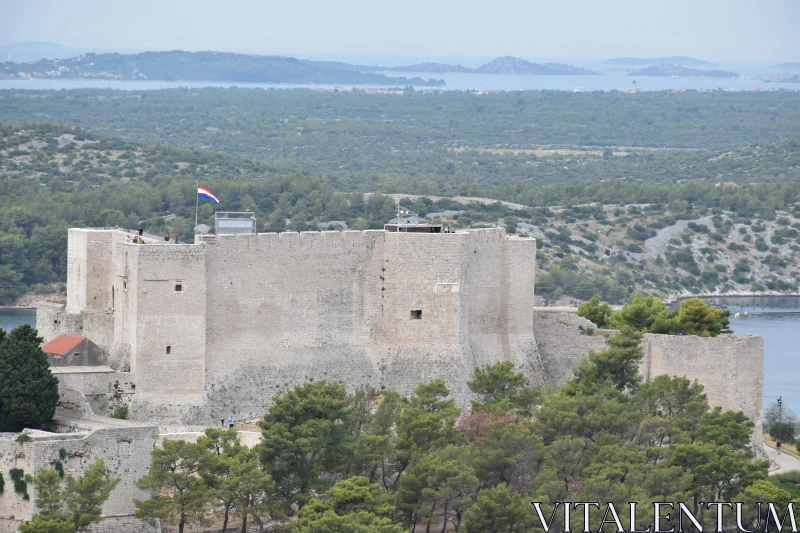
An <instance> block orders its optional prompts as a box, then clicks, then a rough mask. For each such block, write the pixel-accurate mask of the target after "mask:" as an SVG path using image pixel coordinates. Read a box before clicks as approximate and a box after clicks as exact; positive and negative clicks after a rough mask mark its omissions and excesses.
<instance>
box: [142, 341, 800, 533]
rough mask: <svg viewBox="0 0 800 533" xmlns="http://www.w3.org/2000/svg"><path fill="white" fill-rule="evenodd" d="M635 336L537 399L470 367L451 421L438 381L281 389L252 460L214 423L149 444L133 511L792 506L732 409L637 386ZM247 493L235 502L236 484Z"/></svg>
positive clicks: (307, 522)
mask: <svg viewBox="0 0 800 533" xmlns="http://www.w3.org/2000/svg"><path fill="white" fill-rule="evenodd" d="M640 339H641V334H640V333H638V332H636V331H634V330H633V329H632V328H626V329H624V330H623V331H622V332H620V333H619V334H617V335H614V336H612V337H610V338H609V340H608V347H607V348H606V349H605V350H603V351H600V352H595V353H592V354H591V356H590V357H589V358H587V359H586V360H585V361H584V362H583V363H582V364H581V365H580V367H579V368H578V369H576V372H575V378H574V379H573V380H572V381H570V382H569V383H567V384H566V385H565V386H564V387H562V388H561V389H559V390H552V391H547V392H546V393H542V392H541V391H540V390H539V389H537V388H533V387H530V386H529V385H528V383H527V380H526V379H525V375H524V374H523V373H521V372H517V371H515V369H514V368H513V367H512V366H511V365H510V364H509V363H499V364H497V365H490V366H486V367H483V368H477V369H476V371H475V374H474V377H473V380H472V381H470V388H471V389H472V391H473V392H474V393H475V394H476V396H477V398H478V400H477V401H476V402H475V403H474V404H473V406H472V412H471V413H470V414H468V415H464V416H461V417H460V418H459V410H458V408H456V407H455V406H454V402H453V400H452V399H451V398H449V391H448V390H447V388H446V387H445V385H444V383H443V382H442V381H433V382H431V383H428V384H423V385H420V386H418V387H417V389H416V390H415V392H414V394H413V395H412V396H410V397H408V398H401V397H400V396H399V395H398V394H397V393H396V392H395V391H393V390H390V389H382V390H380V391H378V390H376V389H372V388H370V387H365V388H362V389H360V390H358V391H356V392H355V393H354V394H352V395H351V394H347V393H346V392H345V390H344V388H343V387H342V386H341V385H340V384H335V383H329V382H311V383H307V384H305V385H302V386H298V387H295V388H294V389H291V390H289V391H288V392H286V393H285V394H284V395H282V396H280V397H278V398H277V400H276V403H275V404H274V405H273V406H272V407H271V408H270V409H269V411H268V412H267V414H266V415H265V417H264V418H263V420H262V421H261V427H262V428H263V437H264V439H263V440H262V441H261V443H259V444H258V445H257V446H255V447H254V448H253V449H251V450H247V449H243V448H241V447H240V445H239V444H238V442H237V440H236V436H235V433H234V432H229V431H223V430H216V429H209V430H207V431H206V435H205V436H204V437H203V438H202V439H201V440H200V442H198V443H197V444H192V443H185V442H177V441H169V440H167V441H165V442H164V444H163V447H161V448H156V449H154V451H153V463H152V466H151V469H150V473H149V474H148V475H147V476H146V477H145V478H143V479H142V481H140V486H142V487H143V488H146V489H147V490H149V491H150V493H151V495H152V496H151V498H150V499H149V500H147V501H144V502H138V504H137V505H139V515H140V516H142V517H145V518H148V519H154V518H155V517H160V518H162V519H164V520H166V521H167V523H170V524H174V525H177V526H178V529H179V531H180V530H182V528H183V527H188V525H189V524H197V525H200V524H203V523H206V522H208V521H214V523H219V522H222V521H224V523H225V524H226V525H228V523H229V518H235V519H237V520H239V521H243V520H245V518H244V517H245V516H247V517H249V518H248V519H250V520H251V522H255V523H256V524H268V523H269V524H271V525H272V527H276V528H277V530H280V531H287V532H291V531H293V532H298V533H317V532H327V531H341V532H348V533H349V532H352V533H367V532H373V531H378V532H384V533H400V532H402V531H414V530H416V528H419V529H422V528H424V529H425V530H426V531H447V530H448V529H451V530H455V531H465V532H476V533H478V532H480V533H483V532H485V531H509V532H510V531H527V530H531V529H532V528H534V527H535V526H536V525H537V524H538V523H537V521H536V515H535V512H534V510H533V508H532V506H531V505H530V502H531V501H542V502H551V501H611V502H613V503H614V504H615V506H616V507H617V509H618V511H619V512H620V513H623V512H624V515H625V516H627V514H628V513H629V509H628V502H631V501H635V502H637V503H638V504H639V505H640V506H641V507H648V506H649V505H650V503H651V502H653V501H669V502H675V503H676V504H677V503H678V502H682V503H684V504H686V505H687V506H688V507H689V509H691V510H692V511H693V512H695V513H698V514H699V515H702V512H701V510H700V508H699V507H698V504H697V502H700V501H744V502H748V506H749V507H748V508H753V507H754V505H749V504H750V503H752V502H754V501H756V500H755V499H757V498H760V500H758V501H762V502H768V501H774V502H776V503H777V502H780V503H781V504H782V505H785V504H786V503H787V502H788V501H789V500H791V499H792V498H796V496H793V495H791V494H789V493H788V492H787V491H785V490H782V489H780V488H779V487H777V486H775V485H772V484H770V483H769V482H767V481H766V480H767V476H766V474H767V463H766V461H756V460H754V454H753V451H752V450H751V449H750V442H749V441H750V434H751V431H752V427H753V424H752V422H751V421H749V420H748V419H747V418H746V417H745V416H744V415H743V414H742V413H741V412H732V411H725V412H723V411H722V410H721V409H719V408H715V409H709V405H708V402H707V399H706V396H705V394H704V393H703V388H702V386H701V385H699V384H697V383H696V382H695V383H691V382H690V381H689V380H687V379H685V378H675V377H670V376H659V377H657V378H656V379H654V380H652V381H650V382H646V383H644V382H643V381H642V379H641V376H640V375H639V374H638V366H639V363H640V362H641V359H642V357H643V352H642V347H641V344H640ZM248 476H249V477H248ZM245 486H246V487H248V491H249V492H247V494H248V496H247V497H246V498H241V497H240V495H241V494H242V490H241V489H236V488H235V487H245ZM294 506H298V507H299V512H298V511H296V507H294ZM293 515H295V516H296V517H297V519H296V520H290V519H289V518H290V517H292V516H293ZM581 519H582V517H581V516H579V517H577V518H576V520H578V521H580V520H581ZM596 519H597V520H599V517H596ZM559 520H562V517H560V516H556V517H555V521H556V524H554V527H557V528H558V529H561V528H562V527H563V524H559V523H558V521H559ZM575 525H577V522H576V524H575ZM242 530H243V529H242Z"/></svg>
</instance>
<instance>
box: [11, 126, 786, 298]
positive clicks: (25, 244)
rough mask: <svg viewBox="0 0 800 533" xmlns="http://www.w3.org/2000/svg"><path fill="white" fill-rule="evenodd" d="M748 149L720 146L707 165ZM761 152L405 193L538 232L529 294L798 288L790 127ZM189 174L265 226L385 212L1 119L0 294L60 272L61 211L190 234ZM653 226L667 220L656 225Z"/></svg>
mask: <svg viewBox="0 0 800 533" xmlns="http://www.w3.org/2000/svg"><path fill="white" fill-rule="evenodd" d="M754 150H755V149H753V148H747V149H743V150H740V151H736V152H733V153H730V154H723V156H722V157H721V158H720V156H716V157H717V162H716V163H715V164H720V165H723V164H728V163H729V162H731V161H737V160H739V159H738V158H739V157H740V154H747V153H753V151H754ZM758 152H759V153H760V154H762V157H763V158H764V159H765V160H766V161H770V163H769V164H768V165H766V166H765V168H774V169H776V170H778V171H779V172H778V173H777V176H776V175H774V174H772V180H774V181H767V182H766V183H761V184H755V185H749V184H743V185H741V186H737V187H733V186H717V184H716V183H714V182H711V181H708V180H692V181H686V182H684V183H675V182H672V181H663V182H661V183H657V182H655V181H646V182H645V181H643V182H638V181H625V180H622V181H620V180H613V181H611V182H594V183H562V184H553V185H547V186H541V187H537V188H534V187H530V186H524V188H519V189H517V188H515V187H510V188H509V189H508V190H507V191H504V190H499V191H495V192H497V194H498V196H499V197H501V198H502V197H506V198H510V199H519V197H520V196H523V197H524V199H525V201H526V203H527V205H514V204H508V203H502V202H492V201H483V202H480V201H478V200H475V201H470V200H469V199H466V200H458V199H448V198H443V199H428V198H422V197H413V196H412V197H409V198H407V199H404V200H402V202H403V203H404V205H405V206H406V207H407V208H409V209H412V210H413V211H415V212H417V213H419V214H420V215H421V216H424V217H428V219H429V220H431V221H434V222H440V223H442V224H446V225H448V226H450V227H452V228H454V229H459V228H470V227H487V226H497V225H500V226H503V227H505V228H506V230H507V231H508V232H511V233H517V234H519V235H530V236H534V237H536V238H537V240H538V246H539V252H538V254H537V255H538V263H539V269H540V273H539V275H538V279H537V293H538V294H539V295H540V296H541V297H543V298H545V300H546V301H558V300H559V298H561V297H563V296H571V297H574V298H578V299H587V298H589V297H591V296H592V295H593V294H595V293H599V294H601V295H602V296H603V298H604V299H607V300H610V301H612V302H614V303H618V302H622V301H624V300H626V299H627V298H628V297H629V295H630V294H631V292H632V291H634V290H644V291H647V292H654V293H657V294H661V295H675V294H678V293H696V292H712V291H715V290H726V291H732V290H751V291H756V292H758V291H765V290H770V291H794V290H796V287H797V283H798V281H800V280H798V276H800V272H798V271H797V270H796V268H795V265H796V264H797V256H798V253H800V246H799V245H800V241H799V240H798V238H800V233H798V229H800V207H798V202H800V184H798V181H797V180H796V179H792V180H784V179H783V178H781V177H782V176H785V175H787V174H791V173H792V172H796V169H793V168H792V167H787V166H786V164H787V161H792V160H791V159H790V158H791V157H792V156H794V157H796V153H797V152H796V150H795V149H793V148H792V145H791V144H790V143H786V142H783V143H775V144H764V145H761V146H760V147H759V149H758ZM752 159H754V158H753V157H751V158H750V160H751V161H752ZM750 164H753V163H752V162H751V163H750ZM770 165H774V167H771V166H770ZM197 182H202V183H203V184H204V185H206V186H208V187H210V188H211V189H212V191H214V192H215V194H217V195H218V196H219V197H220V198H221V199H222V201H223V203H222V204H221V206H220V207H221V208H223V209H226V210H233V211H240V210H245V211H253V212H255V213H256V217H257V219H258V224H259V231H303V230H316V229H345V228H348V229H367V228H381V227H383V224H385V223H386V222H387V221H389V220H390V219H391V218H392V217H393V216H394V211H395V203H396V200H395V198H393V197H391V196H389V195H387V194H370V195H365V194H363V193H362V192H347V191H346V190H341V189H340V187H341V183H339V182H337V180H335V179H328V178H326V177H324V176H319V175H315V174H311V173H306V172H299V171H293V172H291V171H285V170H280V169H274V168H270V167H269V166H267V165H266V164H264V163H260V162H256V161H253V160H250V159H246V158H243V157H240V156H235V155H229V154H224V153H219V152H212V151H209V150H191V149H187V148H172V147H169V146H166V145H164V144H156V145H147V144H137V143H133V142H126V141H121V140H114V139H106V138H102V137H98V136H96V135H93V134H89V133H87V132H85V131H82V130H80V129H76V128H72V127H68V126H60V125H39V126H30V127H11V126H9V127H5V128H0V209H2V211H0V302H10V301H13V299H14V298H15V297H17V296H19V295H20V294H22V293H23V292H25V291H26V290H28V289H30V288H33V289H34V290H37V291H40V290H41V291H47V290H50V288H49V287H50V286H51V284H54V283H58V282H63V281H64V278H65V274H66V270H65V268H66V266H65V262H66V237H67V228H68V227H70V226H88V227H109V226H113V225H119V226H121V227H128V228H135V227H144V228H146V229H147V230H148V231H150V232H153V233H158V234H161V233H169V234H170V235H172V236H177V237H178V238H179V239H181V240H183V241H184V242H191V240H192V239H193V236H192V226H193V223H194V220H193V216H194V207H195V188H194V186H195V184H196V183H197ZM390 191H391V189H390V188H388V187H387V186H382V187H380V188H378V189H377V190H376V191H375V192H378V193H381V192H383V193H386V192H390ZM519 191H524V195H521V194H520V192H519ZM200 220H201V222H204V223H206V224H208V225H211V226H213V209H212V206H211V205H210V204H208V203H204V204H202V205H201V209H200ZM681 220H682V221H684V222H682V223H681V222H679V221H681ZM695 220H697V221H699V222H689V223H688V224H687V223H686V221H695ZM681 224H682V226H681ZM676 228H677V230H676ZM673 230H674V231H673ZM661 231H666V232H672V233H671V234H669V235H668V236H667V237H665V238H663V239H660V238H659V237H657V235H658V232H661ZM651 239H655V240H654V241H653V240H651ZM659 241H660V242H659Z"/></svg>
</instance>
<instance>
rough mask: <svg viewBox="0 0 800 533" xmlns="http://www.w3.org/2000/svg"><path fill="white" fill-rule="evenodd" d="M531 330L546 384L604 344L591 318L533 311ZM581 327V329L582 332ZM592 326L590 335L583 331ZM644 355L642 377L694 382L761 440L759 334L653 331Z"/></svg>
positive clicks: (565, 376)
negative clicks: (742, 419)
mask: <svg viewBox="0 0 800 533" xmlns="http://www.w3.org/2000/svg"><path fill="white" fill-rule="evenodd" d="M534 324H535V327H534V332H535V336H536V341H537V344H538V346H539V352H540V354H541V356H542V361H543V362H544V366H545V368H546V371H547V375H548V379H549V383H550V384H552V385H554V386H560V385H563V384H564V383H566V382H567V381H569V380H570V379H571V378H572V376H573V373H572V369H573V368H575V367H576V366H577V364H578V363H579V362H580V360H581V358H583V357H585V356H586V355H588V353H589V351H590V350H595V351H600V350H603V349H605V347H606V342H605V341H606V337H605V336H604V334H608V333H613V331H609V330H599V329H597V328H596V327H595V326H594V324H592V323H591V322H590V321H588V320H586V319H584V318H582V317H579V316H577V315H574V314H571V313H537V316H536V319H535V321H534ZM580 327H582V328H583V331H581V329H580ZM589 328H592V329H594V332H593V335H587V334H586V331H587V330H588V329H589ZM642 344H643V348H644V358H643V360H642V364H641V367H640V372H641V374H642V376H643V377H644V378H645V379H648V380H650V379H653V378H654V377H656V376H659V375H662V374H668V375H672V376H682V377H687V378H689V379H690V380H693V381H694V380H697V381H698V382H699V383H700V384H701V385H703V387H704V389H705V393H706V395H707V397H708V403H709V405H710V406H711V407H715V406H721V407H722V408H723V409H725V410H736V411H739V410H741V411H743V412H744V414H745V415H747V416H748V417H749V418H750V419H751V420H752V421H753V423H754V424H755V427H754V431H753V435H754V439H758V438H760V435H761V432H762V428H761V416H762V410H763V388H764V338H763V337H760V336H756V335H741V336H740V337H738V338H737V337H736V335H732V334H731V335H720V336H718V337H713V338H706V337H695V336H690V335H656V334H652V333H647V334H645V335H644V337H643V339H642Z"/></svg>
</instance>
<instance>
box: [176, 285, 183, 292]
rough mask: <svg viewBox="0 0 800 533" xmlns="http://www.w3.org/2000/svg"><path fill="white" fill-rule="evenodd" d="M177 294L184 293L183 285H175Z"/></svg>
mask: <svg viewBox="0 0 800 533" xmlns="http://www.w3.org/2000/svg"><path fill="white" fill-rule="evenodd" d="M175 292H183V283H176V284H175Z"/></svg>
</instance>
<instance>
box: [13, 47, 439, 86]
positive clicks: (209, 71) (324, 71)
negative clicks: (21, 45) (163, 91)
mask: <svg viewBox="0 0 800 533" xmlns="http://www.w3.org/2000/svg"><path fill="white" fill-rule="evenodd" d="M362 69H370V70H372V67H360V66H357V65H348V64H346V63H337V62H335V61H310V60H305V59H296V58H293V57H284V56H262V55H249V54H236V53H230V52H210V51H209V52H185V51H182V50H173V51H168V52H144V53H140V54H118V53H109V54H95V53H88V54H85V55H80V56H76V57H71V58H68V59H60V60H44V59H43V60H39V61H36V62H34V63H26V64H19V63H12V62H6V63H2V64H0V75H5V76H12V77H20V78H82V79H86V78H99V79H117V80H162V81H173V80H174V81H221V82H245V83H329V84H336V83H341V84H376V85H401V86H403V85H444V82H443V81H441V80H423V79H422V78H412V79H409V78H393V77H388V76H385V75H383V74H378V73H375V72H374V71H373V72H366V71H362Z"/></svg>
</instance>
